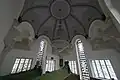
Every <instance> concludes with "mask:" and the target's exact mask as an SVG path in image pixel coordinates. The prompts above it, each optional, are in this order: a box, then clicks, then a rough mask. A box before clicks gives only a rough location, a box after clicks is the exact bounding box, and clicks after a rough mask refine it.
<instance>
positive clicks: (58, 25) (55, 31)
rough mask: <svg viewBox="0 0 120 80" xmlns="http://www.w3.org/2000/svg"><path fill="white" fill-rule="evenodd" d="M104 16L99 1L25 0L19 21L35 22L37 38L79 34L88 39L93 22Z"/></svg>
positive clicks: (67, 37) (60, 38)
mask: <svg viewBox="0 0 120 80" xmlns="http://www.w3.org/2000/svg"><path fill="white" fill-rule="evenodd" d="M104 18H105V16H104V14H103V12H102V10H101V8H100V6H99V3H98V1H97V0H26V1H25V5H24V8H23V10H22V12H21V15H20V17H19V19H18V20H19V21H20V22H23V21H28V22H29V23H31V24H32V26H33V29H34V32H35V38H38V37H39V36H41V35H46V36H48V37H49V38H50V39H51V40H66V41H71V40H72V38H73V37H74V36H76V35H83V36H85V37H86V38H87V37H88V33H89V27H90V24H91V23H92V22H93V21H94V20H96V19H101V20H104Z"/></svg>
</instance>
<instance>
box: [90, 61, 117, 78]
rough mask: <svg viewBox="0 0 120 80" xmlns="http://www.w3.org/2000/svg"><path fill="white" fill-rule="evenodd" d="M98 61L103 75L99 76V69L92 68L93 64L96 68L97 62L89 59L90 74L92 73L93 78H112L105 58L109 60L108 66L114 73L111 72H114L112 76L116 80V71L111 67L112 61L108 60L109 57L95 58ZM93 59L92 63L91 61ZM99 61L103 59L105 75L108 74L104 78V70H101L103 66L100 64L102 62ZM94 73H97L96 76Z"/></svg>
mask: <svg viewBox="0 0 120 80" xmlns="http://www.w3.org/2000/svg"><path fill="white" fill-rule="evenodd" d="M97 60H98V61H99V64H100V67H101V70H102V74H103V77H100V75H99V71H98V70H96V71H95V70H94V67H93V66H95V68H96V69H97V64H96V62H95V60H90V65H91V71H92V75H93V77H95V78H103V79H111V78H113V76H111V72H110V70H109V69H108V65H107V62H106V60H108V61H109V62H110V65H109V66H110V67H111V68H112V69H113V72H114V73H112V74H114V78H115V80H118V78H117V76H116V73H115V71H114V68H113V65H112V63H111V61H110V60H109V59H97ZM93 61H94V63H95V64H94V65H93V63H92V62H93ZM101 61H104V66H105V67H106V71H107V73H108V74H107V75H109V78H106V74H105V72H104V70H103V66H102V65H101V64H102V62H101ZM96 74H97V75H98V76H96Z"/></svg>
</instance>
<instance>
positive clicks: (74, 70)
mask: <svg viewBox="0 0 120 80" xmlns="http://www.w3.org/2000/svg"><path fill="white" fill-rule="evenodd" d="M69 66H70V70H71V71H72V73H75V74H77V64H76V61H69Z"/></svg>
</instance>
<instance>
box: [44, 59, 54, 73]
mask: <svg viewBox="0 0 120 80" xmlns="http://www.w3.org/2000/svg"><path fill="white" fill-rule="evenodd" d="M54 70H55V61H54V60H46V69H45V71H50V72H52V71H54Z"/></svg>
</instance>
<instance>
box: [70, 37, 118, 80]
mask: <svg viewBox="0 0 120 80" xmlns="http://www.w3.org/2000/svg"><path fill="white" fill-rule="evenodd" d="M76 39H81V40H82V42H83V45H84V50H85V53H86V58H87V59H88V60H92V59H93V60H94V59H109V60H110V61H111V63H112V65H113V68H114V71H115V73H116V75H117V77H118V80H120V76H119V74H120V53H118V52H116V51H115V50H112V49H108V50H100V51H94V50H92V46H91V44H90V43H89V41H88V40H86V39H85V38H84V37H83V36H80V35H77V36H75V37H74V38H73V40H72V44H74V42H75V40H76ZM89 66H90V65H89ZM91 74H92V73H91V72H90V75H91Z"/></svg>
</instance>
